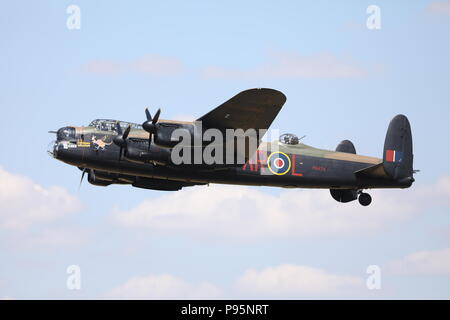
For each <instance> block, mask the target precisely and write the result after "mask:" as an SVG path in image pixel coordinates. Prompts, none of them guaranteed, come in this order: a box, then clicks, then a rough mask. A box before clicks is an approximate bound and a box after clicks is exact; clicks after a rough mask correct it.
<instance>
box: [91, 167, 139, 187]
mask: <svg viewBox="0 0 450 320" xmlns="http://www.w3.org/2000/svg"><path fill="white" fill-rule="evenodd" d="M135 180H136V179H135V177H131V176H125V175H119V174H116V173H108V172H104V171H97V170H89V173H88V181H89V183H90V184H93V185H94V186H101V187H106V186H109V185H110V184H130V183H133V182H134V181H135Z"/></svg>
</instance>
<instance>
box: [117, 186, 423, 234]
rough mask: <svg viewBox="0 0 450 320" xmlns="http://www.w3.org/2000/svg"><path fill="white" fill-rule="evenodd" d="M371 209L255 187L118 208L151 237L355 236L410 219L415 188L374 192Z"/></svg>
mask: <svg viewBox="0 0 450 320" xmlns="http://www.w3.org/2000/svg"><path fill="white" fill-rule="evenodd" d="M371 193H372V196H373V198H374V200H373V203H372V205H371V206H369V207H362V206H360V205H359V203H358V202H357V201H355V202H353V203H347V204H342V203H338V202H335V200H333V199H332V198H331V196H330V194H329V191H328V190H283V191H281V192H280V193H279V194H278V195H273V194H269V193H266V192H262V191H260V190H258V189H257V188H255V187H253V188H252V187H242V186H222V185H214V186H210V187H191V188H186V189H184V190H182V191H178V192H176V193H171V194H166V195H163V196H161V197H159V198H156V199H150V200H146V201H144V202H142V203H141V204H140V205H138V206H137V207H135V208H132V209H130V210H125V211H120V210H116V211H115V213H114V217H115V220H116V221H117V222H118V223H119V224H120V225H122V226H125V227H132V228H148V229H150V230H151V232H150V233H152V234H153V233H165V234H180V233H185V234H189V235H192V236H206V237H226V238H230V239H234V238H248V239H251V238H267V237H305V236H316V235H322V236H333V235H346V236H347V235H354V234H366V233H372V232H376V231H378V230H381V229H383V228H384V227H386V226H389V225H391V224H393V223H395V222H398V221H403V220H405V219H407V218H408V217H410V216H411V215H412V214H413V213H414V212H415V211H416V210H417V207H416V206H415V203H412V202H411V201H410V200H409V199H408V198H407V197H411V196H412V195H413V191H412V190H390V191H376V192H371Z"/></svg>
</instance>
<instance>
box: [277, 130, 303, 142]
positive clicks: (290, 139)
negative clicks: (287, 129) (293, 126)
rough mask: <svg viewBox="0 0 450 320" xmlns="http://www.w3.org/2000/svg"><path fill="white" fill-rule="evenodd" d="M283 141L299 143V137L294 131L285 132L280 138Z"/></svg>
mask: <svg viewBox="0 0 450 320" xmlns="http://www.w3.org/2000/svg"><path fill="white" fill-rule="evenodd" d="M279 140H280V142H281V143H284V144H298V142H299V139H298V137H297V136H296V135H295V134H292V133H285V134H282V135H281V136H280V138H279Z"/></svg>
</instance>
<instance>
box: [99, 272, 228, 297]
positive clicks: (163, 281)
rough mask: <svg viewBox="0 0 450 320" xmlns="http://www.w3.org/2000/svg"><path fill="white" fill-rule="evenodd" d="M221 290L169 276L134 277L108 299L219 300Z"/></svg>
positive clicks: (113, 290) (108, 295)
mask: <svg viewBox="0 0 450 320" xmlns="http://www.w3.org/2000/svg"><path fill="white" fill-rule="evenodd" d="M220 295H221V290H220V289H218V288H217V287H215V286H214V285H212V284H210V283H208V282H202V283H200V284H198V285H193V284H191V283H188V282H186V281H184V280H182V279H180V278H178V277H175V276H173V275H169V274H161V275H149V276H142V277H134V278H131V279H130V280H128V281H126V282H125V283H124V284H122V285H120V286H118V287H116V288H114V289H112V290H111V291H110V292H109V293H108V294H107V295H106V298H108V299H217V298H218V297H220Z"/></svg>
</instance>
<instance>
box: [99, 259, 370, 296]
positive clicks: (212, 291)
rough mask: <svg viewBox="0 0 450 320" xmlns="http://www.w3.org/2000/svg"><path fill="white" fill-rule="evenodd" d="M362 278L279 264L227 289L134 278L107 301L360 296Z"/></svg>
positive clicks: (167, 277) (172, 279)
mask: <svg viewBox="0 0 450 320" xmlns="http://www.w3.org/2000/svg"><path fill="white" fill-rule="evenodd" d="M366 290H367V289H366V287H365V282H364V280H363V279H362V278H358V277H355V276H349V275H338V274H333V273H329V272H326V271H324V270H321V269H317V268H312V267H308V266H301V265H293V264H282V265H278V266H274V267H268V268H265V269H263V270H262V271H257V270H255V269H249V270H247V271H245V272H244V273H243V274H242V275H241V276H240V277H238V278H237V279H236V280H235V281H234V284H233V285H232V286H231V287H230V288H229V289H228V290H225V289H223V288H219V287H217V286H215V285H214V284H211V283H209V282H201V283H199V284H192V283H189V282H187V281H185V280H183V279H180V278H178V277H175V276H173V275H170V274H161V275H148V276H141V277H133V278H131V279H129V280H128V281H126V282H125V283H124V284H122V285H119V286H118V287H116V288H114V289H112V290H110V291H109V292H108V293H107V294H106V295H105V298H107V299H219V298H223V297H225V296H230V297H231V296H232V297H244V298H252V299H253V298H269V299H276V298H307V297H337V296H340V297H345V296H349V295H353V296H360V295H361V294H363V293H365V292H366Z"/></svg>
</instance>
